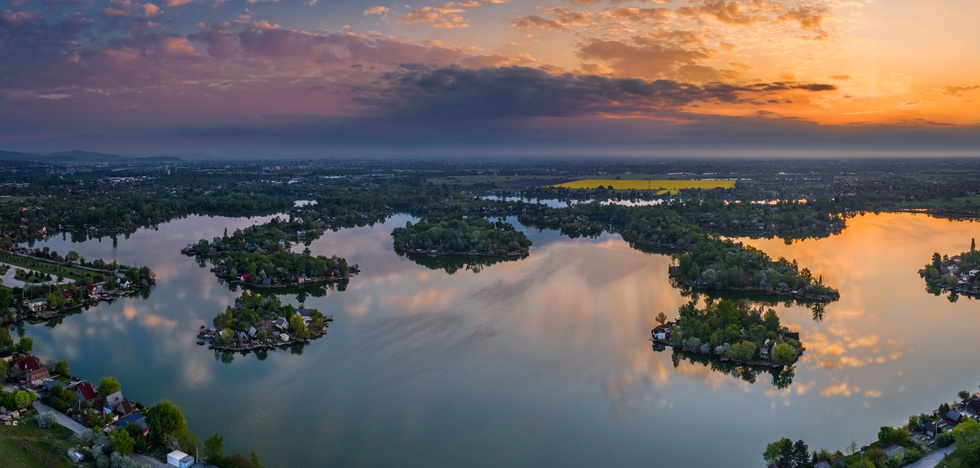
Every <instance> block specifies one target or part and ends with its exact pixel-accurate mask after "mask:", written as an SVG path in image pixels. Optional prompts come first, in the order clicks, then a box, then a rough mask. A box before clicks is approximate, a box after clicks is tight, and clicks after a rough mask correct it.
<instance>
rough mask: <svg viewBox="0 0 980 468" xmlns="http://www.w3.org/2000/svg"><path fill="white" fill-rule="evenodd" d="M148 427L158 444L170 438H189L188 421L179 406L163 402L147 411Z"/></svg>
mask: <svg viewBox="0 0 980 468" xmlns="http://www.w3.org/2000/svg"><path fill="white" fill-rule="evenodd" d="M146 425H147V426H149V428H150V435H151V436H152V437H153V438H154V440H155V441H156V442H157V443H158V444H162V443H164V442H165V441H167V440H168V439H169V438H174V439H178V440H179V439H183V438H184V437H186V436H187V420H186V419H184V413H182V412H181V411H180V407H178V406H177V405H175V404H173V403H171V402H169V401H167V400H163V401H161V402H160V403H157V404H156V405H153V406H151V407H150V408H149V409H147V410H146Z"/></svg>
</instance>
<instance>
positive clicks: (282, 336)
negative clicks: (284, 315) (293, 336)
mask: <svg viewBox="0 0 980 468" xmlns="http://www.w3.org/2000/svg"><path fill="white" fill-rule="evenodd" d="M279 341H289V335H287V334H285V333H280V334H279Z"/></svg>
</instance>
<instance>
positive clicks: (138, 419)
mask: <svg viewBox="0 0 980 468" xmlns="http://www.w3.org/2000/svg"><path fill="white" fill-rule="evenodd" d="M115 424H116V427H126V426H128V425H130V424H139V425H140V426H145V425H146V417H145V416H143V415H142V414H139V413H133V414H131V415H129V416H126V417H125V418H119V419H118V420H116V423H115Z"/></svg>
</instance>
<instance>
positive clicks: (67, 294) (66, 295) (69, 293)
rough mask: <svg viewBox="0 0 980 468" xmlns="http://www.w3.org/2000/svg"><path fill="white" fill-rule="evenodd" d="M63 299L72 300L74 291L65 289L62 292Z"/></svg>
mask: <svg viewBox="0 0 980 468" xmlns="http://www.w3.org/2000/svg"><path fill="white" fill-rule="evenodd" d="M61 297H62V298H65V299H71V298H72V290H71V289H65V290H63V291H61Z"/></svg>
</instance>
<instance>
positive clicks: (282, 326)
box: [272, 317, 289, 330]
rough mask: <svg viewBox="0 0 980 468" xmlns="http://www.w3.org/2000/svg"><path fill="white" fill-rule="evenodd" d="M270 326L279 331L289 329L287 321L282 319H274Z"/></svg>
mask: <svg viewBox="0 0 980 468" xmlns="http://www.w3.org/2000/svg"><path fill="white" fill-rule="evenodd" d="M272 325H273V326H275V327H276V328H278V329H280V330H285V329H287V328H289V321H288V320H286V319H284V318H282V317H279V318H277V319H276V321H275V322H273V323H272Z"/></svg>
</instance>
